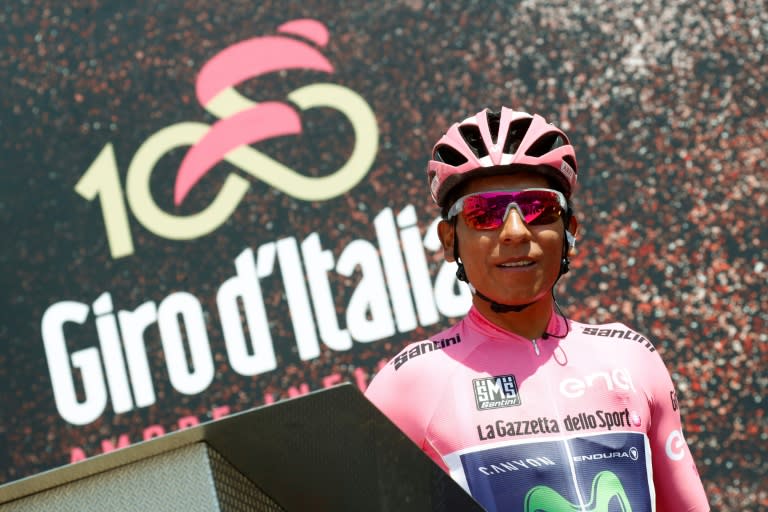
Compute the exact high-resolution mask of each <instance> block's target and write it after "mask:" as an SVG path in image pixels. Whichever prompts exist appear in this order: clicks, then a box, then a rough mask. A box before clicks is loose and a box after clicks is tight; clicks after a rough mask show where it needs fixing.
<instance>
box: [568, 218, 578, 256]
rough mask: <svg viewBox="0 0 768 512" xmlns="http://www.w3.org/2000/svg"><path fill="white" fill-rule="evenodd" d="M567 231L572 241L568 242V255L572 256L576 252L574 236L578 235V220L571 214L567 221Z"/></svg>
mask: <svg viewBox="0 0 768 512" xmlns="http://www.w3.org/2000/svg"><path fill="white" fill-rule="evenodd" d="M568 233H570V234H571V236H572V237H573V239H572V240H573V241H572V242H571V243H570V244H569V245H570V247H569V248H568V256H574V255H575V254H576V238H578V236H579V221H578V219H577V218H576V217H575V216H572V217H571V220H570V222H569V223H568Z"/></svg>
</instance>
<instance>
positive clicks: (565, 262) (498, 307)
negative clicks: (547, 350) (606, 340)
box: [453, 220, 576, 336]
mask: <svg viewBox="0 0 768 512" xmlns="http://www.w3.org/2000/svg"><path fill="white" fill-rule="evenodd" d="M564 225H567V223H564ZM453 233H454V235H453V258H454V259H455V260H456V265H457V268H456V279H458V280H459V281H464V282H465V283H467V284H468V285H469V288H470V290H472V293H473V294H474V295H477V296H478V297H479V298H481V299H483V300H484V301H486V302H488V303H489V304H490V305H491V311H493V312H494V313H511V312H514V313H519V312H520V311H523V310H524V309H525V308H527V307H528V306H531V305H533V304H534V302H529V303H527V304H500V303H498V302H496V301H495V300H493V299H491V298H490V297H486V296H485V295H483V294H482V293H481V292H480V291H479V290H478V289H477V288H475V287H474V286H472V283H470V282H469V279H468V278H467V271H466V270H465V269H464V264H463V263H462V262H461V257H460V256H459V237H458V234H457V233H456V221H455V220H454V224H453ZM564 238H565V239H566V241H567V243H564V244H563V255H562V259H561V260H560V273H559V274H558V275H557V279H555V282H554V283H552V298H554V297H555V286H556V285H557V282H558V281H559V280H560V278H561V277H562V276H563V275H564V274H567V273H568V270H570V266H571V262H570V260H569V259H568V250H569V249H570V248H571V247H573V246H574V245H575V243H576V239H575V238H574V237H573V235H572V234H571V232H570V231H568V230H567V229H565V237H564ZM555 306H557V300H555ZM557 307H558V311H559V310H560V307H559V306H557ZM560 316H563V314H562V312H561V313H560ZM566 325H567V323H566ZM544 335H545V336H547V333H544Z"/></svg>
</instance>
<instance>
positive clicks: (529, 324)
mask: <svg viewBox="0 0 768 512" xmlns="http://www.w3.org/2000/svg"><path fill="white" fill-rule="evenodd" d="M472 302H473V304H474V306H475V308H477V310H478V311H479V312H480V313H481V314H482V315H483V316H484V317H485V318H487V319H488V320H489V321H490V322H491V323H493V324H495V325H497V326H499V327H501V328H502V329H505V330H507V331H510V332H513V333H515V334H517V335H518V336H523V337H525V338H528V339H530V340H534V339H538V338H541V336H542V334H544V332H545V331H546V330H547V326H548V325H549V320H550V318H551V317H552V306H553V302H554V299H553V298H552V295H551V294H547V295H545V296H544V297H542V298H541V299H539V300H538V301H537V302H534V303H533V304H531V305H530V306H528V307H527V308H525V309H523V310H522V311H519V312H515V311H510V312H508V313H497V312H495V311H493V309H491V304H490V303H489V302H487V301H485V300H483V299H481V298H480V297H477V296H474V297H473V298H472Z"/></svg>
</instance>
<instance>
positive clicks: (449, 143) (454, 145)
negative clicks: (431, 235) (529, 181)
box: [427, 107, 577, 208]
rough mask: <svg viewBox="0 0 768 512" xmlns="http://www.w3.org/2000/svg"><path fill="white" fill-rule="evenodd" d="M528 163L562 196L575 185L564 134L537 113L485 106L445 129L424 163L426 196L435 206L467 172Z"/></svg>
mask: <svg viewBox="0 0 768 512" xmlns="http://www.w3.org/2000/svg"><path fill="white" fill-rule="evenodd" d="M523 168H528V169H530V170H534V171H535V172H539V173H541V174H544V175H546V176H547V177H548V178H551V179H553V180H554V181H555V183H556V184H557V185H558V187H557V188H558V189H559V190H560V191H561V192H562V193H563V194H565V196H566V197H570V196H571V192H572V191H573V189H574V187H575V185H576V177H577V169H576V154H575V152H574V150H573V146H572V145H571V143H570V141H569V140H568V137H567V136H566V135H565V133H563V131H562V130H560V129H559V128H558V127H556V126H555V125H552V124H549V123H547V122H546V121H545V120H544V118H543V117H541V116H540V115H538V114H534V115H531V114H528V113H526V112H518V111H515V110H512V109H508V108H506V107H502V108H501V112H490V111H488V109H485V110H483V111H481V112H478V113H477V114H475V115H474V116H472V117H469V118H467V119H465V120H464V121H462V122H460V123H456V124H454V125H453V126H451V127H450V128H449V129H448V132H447V133H446V134H445V135H443V136H442V137H441V138H440V140H439V141H437V144H435V147H434V148H433V149H432V159H431V160H430V161H429V164H428V166H427V175H428V179H429V188H430V191H431V193H432V199H433V200H434V201H435V202H436V203H437V205H438V206H440V207H441V208H443V207H445V206H447V205H446V204H445V202H446V200H447V198H448V197H449V193H450V191H451V190H453V189H455V188H456V187H457V186H458V185H460V184H461V183H462V182H463V181H464V180H466V179H467V178H474V177H477V176H487V175H492V174H506V173H510V172H514V171H515V170H522V169H523Z"/></svg>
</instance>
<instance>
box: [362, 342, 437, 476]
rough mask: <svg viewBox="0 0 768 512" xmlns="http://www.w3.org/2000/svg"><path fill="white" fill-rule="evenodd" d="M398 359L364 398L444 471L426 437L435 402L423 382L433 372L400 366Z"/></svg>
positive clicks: (383, 369) (380, 375)
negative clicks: (426, 373) (427, 373)
mask: <svg viewBox="0 0 768 512" xmlns="http://www.w3.org/2000/svg"><path fill="white" fill-rule="evenodd" d="M409 350H413V349H412V348H410V347H407V348H405V349H404V350H403V351H402V352H401V353H400V354H403V353H407V352H408V351H409ZM399 356H400V355H398V356H396V357H395V358H393V359H392V360H391V361H390V362H389V363H387V365H385V366H384V367H383V368H382V369H381V370H380V371H379V372H378V373H377V374H376V376H375V377H374V379H373V380H372V381H371V383H370V385H369V386H368V388H367V389H366V391H365V396H366V398H368V400H370V401H371V402H372V403H373V404H374V405H375V406H376V407H377V408H378V409H379V410H380V411H381V412H383V413H384V415H385V416H387V418H389V420H390V421H392V423H394V424H395V425H396V426H397V427H398V428H399V429H400V430H401V431H402V432H403V433H404V434H405V435H406V436H407V437H408V438H409V439H410V440H411V441H413V442H414V443H416V445H417V446H418V447H419V448H421V449H422V450H423V451H424V452H426V454H427V455H429V456H430V457H431V458H432V460H434V461H435V462H436V463H437V464H438V465H440V466H441V467H443V468H445V465H444V462H443V460H442V458H441V457H440V456H439V455H438V454H437V452H436V451H435V450H434V449H433V448H432V446H431V444H430V443H429V441H428V440H427V437H426V430H427V427H428V425H429V422H430V418H431V416H432V413H433V408H434V405H433V404H434V400H433V399H432V398H433V397H430V394H431V393H430V391H429V390H430V389H431V388H430V386H425V385H424V379H425V378H426V379H428V378H429V377H428V376H427V375H425V373H424V372H429V371H430V370H431V369H430V368H426V367H424V366H423V365H420V364H418V363H417V362H416V361H414V362H413V363H409V365H402V366H400V365H399V364H398V362H399V361H400V360H399V359H398V357H399Z"/></svg>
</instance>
